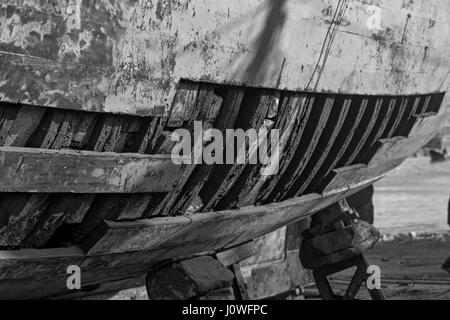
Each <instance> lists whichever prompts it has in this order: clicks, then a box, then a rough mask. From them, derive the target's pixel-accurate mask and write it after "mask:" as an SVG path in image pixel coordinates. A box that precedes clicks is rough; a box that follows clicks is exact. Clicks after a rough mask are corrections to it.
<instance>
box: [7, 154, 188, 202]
mask: <svg viewBox="0 0 450 320" xmlns="http://www.w3.org/2000/svg"><path fill="white" fill-rule="evenodd" d="M0 163H1V164H2V165H1V166H0V176H1V177H2V180H1V181H2V183H1V184H0V192H29V193H38V192H39V193H55V192H56V193H86V191H87V190H88V191H89V193H144V192H170V191H173V190H176V187H177V183H178V180H179V177H181V176H182V174H183V172H184V166H182V165H176V164H174V162H173V161H172V159H171V157H170V156H162V155H140V154H123V153H122V154H118V153H112V152H92V151H70V150H44V149H33V148H11V147H0ZM80 177H82V178H80Z"/></svg>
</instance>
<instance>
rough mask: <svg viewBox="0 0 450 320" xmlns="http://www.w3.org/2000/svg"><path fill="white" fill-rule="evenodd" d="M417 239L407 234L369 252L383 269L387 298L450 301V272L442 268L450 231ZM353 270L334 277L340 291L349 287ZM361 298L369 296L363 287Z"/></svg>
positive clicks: (371, 259) (449, 251)
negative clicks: (445, 233) (430, 237)
mask: <svg viewBox="0 0 450 320" xmlns="http://www.w3.org/2000/svg"><path fill="white" fill-rule="evenodd" d="M432 238H433V239H422V240H414V239H411V238H409V237H407V236H404V237H399V238H398V239H396V240H393V241H387V242H381V243H379V244H378V245H377V246H376V247H375V248H374V250H372V251H371V252H368V253H367V254H366V257H367V260H368V262H369V263H370V264H371V265H377V266H379V267H380V268H381V285H382V291H383V294H384V296H385V298H386V299H389V300H391V299H393V300H408V299H413V300H448V299H450V274H449V273H448V272H446V271H444V270H443V269H442V265H443V263H444V262H445V261H446V260H447V258H448V257H449V256H450V234H449V235H441V236H439V237H432ZM351 275H352V272H350V271H346V272H343V273H341V274H337V275H335V276H333V277H332V278H331V280H332V283H333V287H334V288H335V289H336V291H341V293H343V291H344V290H345V288H346V286H347V284H348V282H349V280H350V278H351ZM358 298H359V299H369V296H368V294H367V292H366V290H365V289H364V288H363V289H361V291H360V294H359V296H358Z"/></svg>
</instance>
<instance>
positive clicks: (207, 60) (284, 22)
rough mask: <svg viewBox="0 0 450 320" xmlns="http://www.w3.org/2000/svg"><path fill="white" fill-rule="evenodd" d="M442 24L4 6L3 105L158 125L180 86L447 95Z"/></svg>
mask: <svg viewBox="0 0 450 320" xmlns="http://www.w3.org/2000/svg"><path fill="white" fill-rule="evenodd" d="M449 15H450V5H449V3H448V1H447V0H432V1H429V0H419V1H414V2H403V1H397V0H377V1H372V2H362V1H358V0H347V1H338V2H332V1H329V0H320V1H315V0H307V1H301V2H299V1H297V0H282V1H279V0H263V1H261V0H227V1H215V0H204V1H199V0H196V1H190V0H181V1H177V2H176V3H170V4H169V3H168V2H166V1H164V0H154V1H151V2H149V1H146V0H127V1H106V0H99V1H96V2H95V3H90V2H85V1H82V0H74V1H69V2H68V1H62V0H61V1H51V2H49V1H38V0H31V1H29V0H27V1H25V0H5V1H2V3H1V5H0V22H1V25H2V29H1V31H0V69H1V70H2V71H3V72H2V75H1V76H0V84H1V85H0V97H1V100H3V101H9V102H17V101H20V102H22V103H29V104H34V105H43V106H57V107H61V108H75V109H84V110H95V111H106V112H122V113H131V114H141V115H144V114H153V115H161V114H162V113H168V112H169V107H168V106H170V104H171V101H172V100H173V97H174V95H175V88H176V85H177V83H178V81H179V80H180V79H190V80H206V81H210V82H216V83H230V84H245V85H249V86H258V87H261V86H263V87H268V88H280V89H289V90H294V91H304V90H315V91H322V92H347V93H355V94H356V93H361V94H367V93H370V94H396V95H398V94H408V93H410V94H411V93H417V92H419V93H429V92H434V91H436V90H440V89H441V90H447V89H448V87H449V81H450V78H448V77H447V74H448V71H449V63H448V59H447V54H448V40H449V33H448V32H447V31H448V24H447V20H448V16H449ZM447 101H448V100H447Z"/></svg>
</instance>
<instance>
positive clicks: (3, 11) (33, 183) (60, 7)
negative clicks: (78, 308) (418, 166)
mask: <svg viewBox="0 0 450 320" xmlns="http://www.w3.org/2000/svg"><path fill="white" fill-rule="evenodd" d="M448 16H450V4H449V3H448V1H447V0H431V1H430V0H426V1H425V0H418V1H414V2H412V1H397V0H375V1H370V2H366V1H359V0H339V1H328V0H305V1H297V0H223V1H216V0H195V1H193V0H179V1H172V0H151V1H148V0H126V1H123V0H120V1H119V0H117V1H111V0H108V1H106V0H95V1H88V2H87V1H82V0H71V1H59V0H57V1H38V0H27V1H25V0H3V1H2V2H1V3H0V71H1V72H0V101H1V102H0V162H1V168H0V182H1V183H0V192H1V194H0V248H1V249H2V251H0V298H15V299H24V298H39V297H53V296H60V295H64V294H67V293H70V292H69V290H68V288H67V286H66V280H67V276H68V275H67V273H66V271H67V267H68V266H70V265H77V266H80V268H81V270H82V279H83V287H84V288H85V289H86V290H87V289H88V288H90V287H92V286H95V285H99V284H116V285H117V286H119V285H120V286H126V283H127V279H135V278H139V277H141V276H142V275H144V274H145V273H146V272H148V271H149V270H150V269H152V268H155V267H157V266H159V265H161V264H163V263H166V262H168V261H173V260H177V259H183V258H186V257H189V256H193V255H199V254H211V253H217V252H221V251H223V250H224V249H227V248H230V247H234V246H236V245H239V244H243V243H246V242H248V241H250V240H252V239H255V238H257V237H260V236H262V235H264V234H267V233H269V232H272V231H274V230H276V229H278V228H280V227H283V226H286V225H288V224H290V223H293V222H296V221H299V220H301V219H304V218H305V217H308V216H310V215H311V214H313V213H315V212H317V211H319V210H321V209H323V208H326V207H328V206H330V205H332V204H333V203H335V202H337V201H338V200H340V199H342V198H345V197H347V196H349V195H351V194H353V193H355V192H357V191H359V190H361V189H363V188H365V187H366V186H368V185H370V184H372V183H373V182H375V181H377V180H378V179H381V178H382V177H383V176H384V175H386V174H387V173H388V172H389V171H390V170H391V169H393V168H395V167H396V166H398V165H400V164H401V163H402V162H403V161H404V160H405V159H406V158H407V157H408V156H409V155H410V154H412V153H414V152H415V151H417V150H418V149H419V148H420V147H421V146H423V145H424V144H425V143H426V142H428V141H429V140H430V139H431V138H432V137H433V136H434V135H435V134H436V133H437V132H438V131H439V129H440V128H441V127H442V125H443V123H444V121H445V118H446V115H447V114H448V112H449V109H450V107H449V100H448V99H449V98H448V95H446V91H447V90H448V89H449V86H450V78H449V77H448V75H449V74H450V61H449V59H448V52H449V49H450V48H449V44H450V36H449V35H450V32H449V31H450V30H449V29H450V27H449V25H448ZM196 120H199V121H203V122H204V123H206V125H208V126H211V127H214V128H217V129H219V130H222V131H224V130H225V129H227V128H241V129H249V128H256V129H258V128H262V127H263V126H268V127H270V128H273V129H279V130H280V133H281V134H280V142H281V144H282V146H283V150H284V152H283V154H282V155H281V156H280V159H281V160H280V170H279V172H278V173H277V174H275V175H272V176H261V175H260V170H261V168H262V167H261V165H253V164H249V163H247V164H244V165H184V166H176V165H174V164H173V163H172V162H171V161H170V159H169V157H168V155H169V154H170V152H171V149H172V147H173V142H172V141H170V135H171V133H172V132H173V131H175V130H176V129H179V128H184V129H187V130H192V128H193V123H194V121H196ZM108 288H111V286H108ZM105 290H106V289H105ZM100 291H101V288H100Z"/></svg>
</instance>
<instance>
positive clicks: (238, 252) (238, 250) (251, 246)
mask: <svg viewBox="0 0 450 320" xmlns="http://www.w3.org/2000/svg"><path fill="white" fill-rule="evenodd" d="M256 253H257V250H256V245H255V242H254V241H250V242H248V243H246V244H243V245H241V246H238V247H234V248H231V249H227V250H225V251H221V252H219V253H217V254H216V257H217V259H218V260H219V261H220V262H221V263H222V264H223V265H224V266H225V267H228V266H231V265H233V264H236V263H238V262H241V261H242V260H245V259H247V258H250V257H251V256H254V255H255V254H256Z"/></svg>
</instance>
